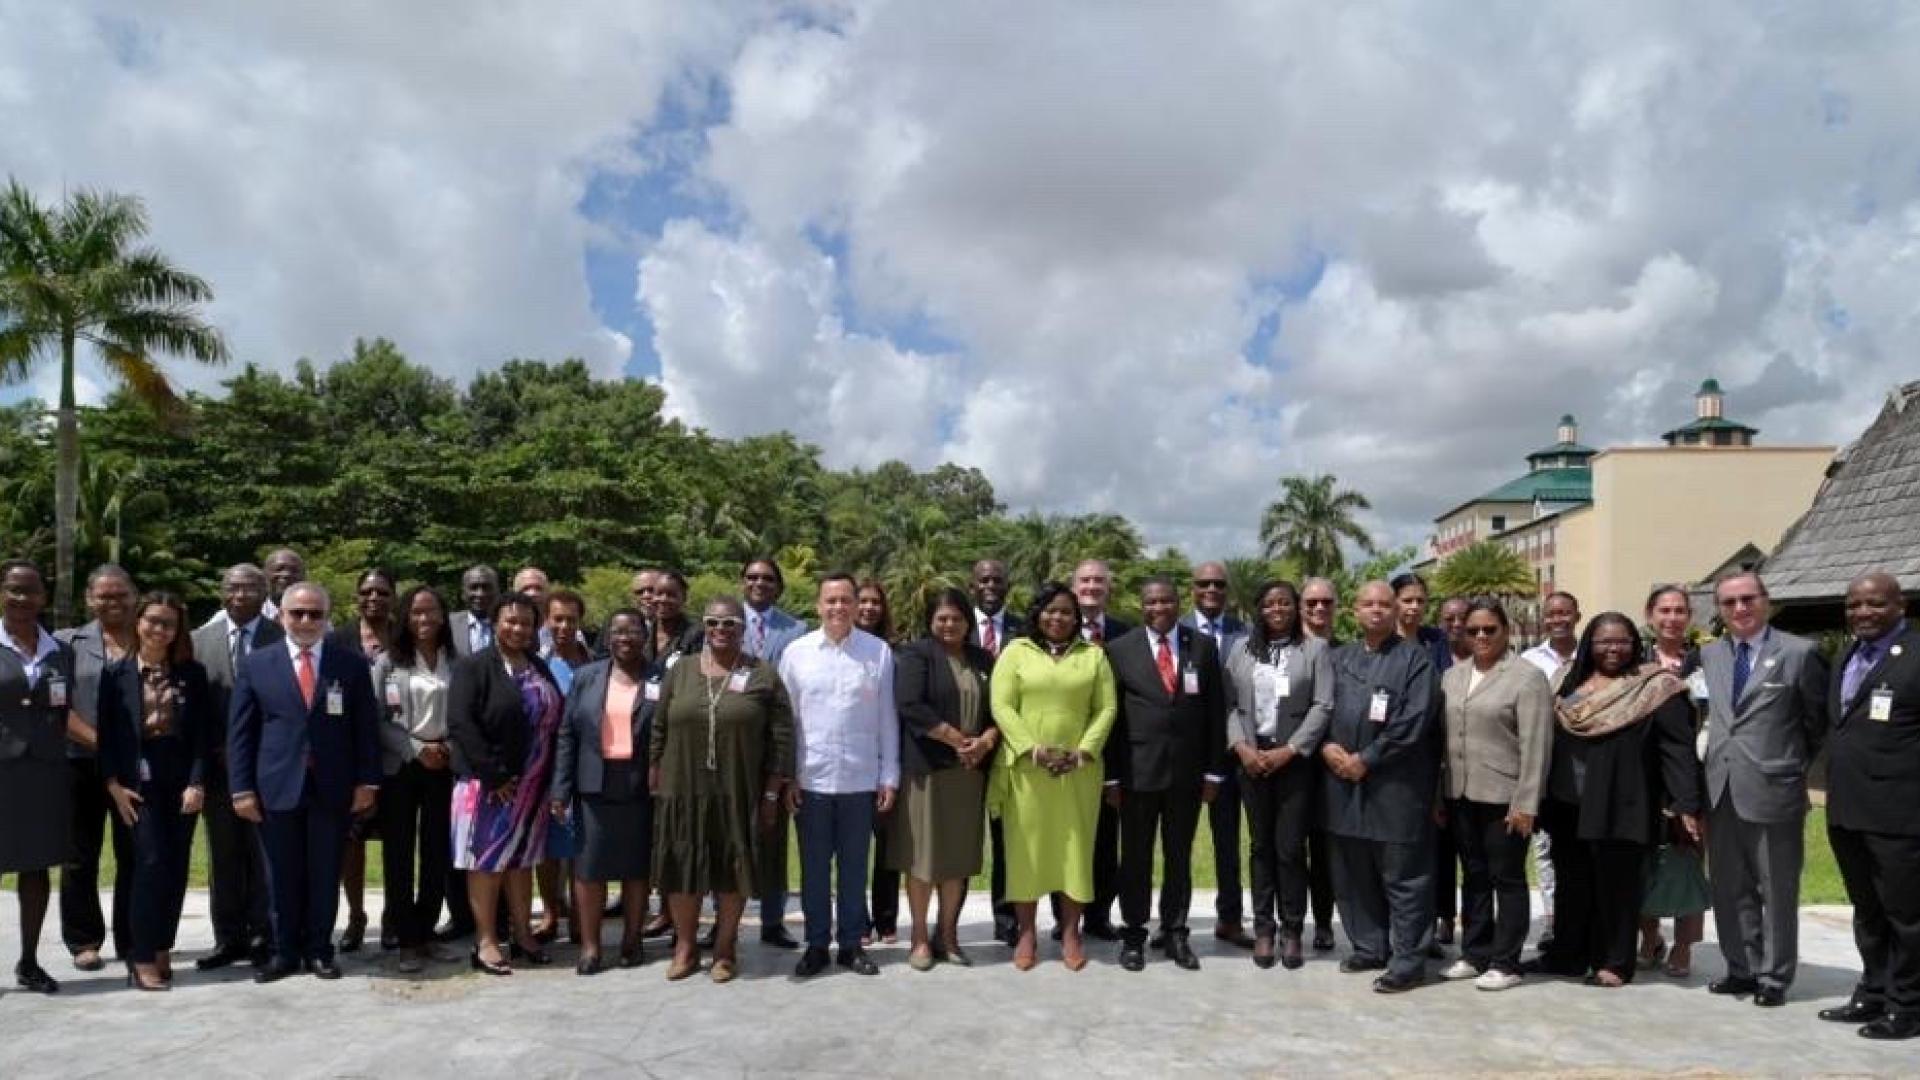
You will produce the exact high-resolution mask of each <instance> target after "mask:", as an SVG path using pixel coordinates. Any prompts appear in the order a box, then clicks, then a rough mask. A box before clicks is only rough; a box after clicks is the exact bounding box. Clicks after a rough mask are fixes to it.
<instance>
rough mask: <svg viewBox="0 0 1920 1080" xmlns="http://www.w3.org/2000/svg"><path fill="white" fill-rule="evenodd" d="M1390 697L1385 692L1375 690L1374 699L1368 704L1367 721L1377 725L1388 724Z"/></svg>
mask: <svg viewBox="0 0 1920 1080" xmlns="http://www.w3.org/2000/svg"><path fill="white" fill-rule="evenodd" d="M1388 696H1389V695H1388V694H1387V692H1386V691H1385V690H1375V691H1374V692H1373V699H1372V700H1371V701H1369V702H1367V719H1369V720H1371V721H1373V722H1374V723H1376V724H1384V723H1386V722H1387V700H1388Z"/></svg>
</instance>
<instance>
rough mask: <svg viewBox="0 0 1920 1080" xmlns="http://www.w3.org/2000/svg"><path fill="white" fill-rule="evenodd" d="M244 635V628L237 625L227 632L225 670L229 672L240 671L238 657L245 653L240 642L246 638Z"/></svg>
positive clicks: (236, 672) (245, 633) (245, 634)
mask: <svg viewBox="0 0 1920 1080" xmlns="http://www.w3.org/2000/svg"><path fill="white" fill-rule="evenodd" d="M246 637H247V632H246V630H244V629H242V628H241V627H238V626H236V627H234V628H233V629H232V630H231V631H229V632H228V634H227V671H228V672H229V673H231V674H238V673H239V671H240V657H241V656H242V655H244V653H245V650H243V649H242V648H241V647H240V643H241V642H242V641H244V640H246Z"/></svg>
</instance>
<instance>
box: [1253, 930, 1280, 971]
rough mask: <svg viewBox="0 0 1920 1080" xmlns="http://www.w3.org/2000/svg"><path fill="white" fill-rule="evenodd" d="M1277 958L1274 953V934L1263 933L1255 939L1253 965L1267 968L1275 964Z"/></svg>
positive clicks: (1263, 968)
mask: <svg viewBox="0 0 1920 1080" xmlns="http://www.w3.org/2000/svg"><path fill="white" fill-rule="evenodd" d="M1275 959H1276V957H1275V956H1274V953H1273V935H1272V934H1261V935H1259V936H1257V937H1255V938H1254V939H1253V966H1254V967H1257V968H1260V969H1261V970H1263V971H1264V970H1266V969H1267V968H1270V967H1272V966H1273V962H1274V960H1275Z"/></svg>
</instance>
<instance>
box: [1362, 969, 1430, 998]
mask: <svg viewBox="0 0 1920 1080" xmlns="http://www.w3.org/2000/svg"><path fill="white" fill-rule="evenodd" d="M1424 981H1425V980H1423V979H1422V978H1420V976H1418V975H1395V974H1393V973H1392V972H1388V973H1387V974H1385V975H1382V976H1380V977H1379V978H1377V979H1375V980H1373V992H1374V993H1376V994H1404V993H1406V992H1407V991H1408V990H1411V989H1413V988H1414V987H1416V986H1419V985H1420V984H1421V983H1422V982H1424Z"/></svg>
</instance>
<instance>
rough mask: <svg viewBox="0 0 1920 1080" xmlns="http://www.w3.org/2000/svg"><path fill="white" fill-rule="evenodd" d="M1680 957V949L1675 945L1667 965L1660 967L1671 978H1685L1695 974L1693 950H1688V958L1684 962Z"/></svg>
mask: <svg viewBox="0 0 1920 1080" xmlns="http://www.w3.org/2000/svg"><path fill="white" fill-rule="evenodd" d="M1679 957H1680V949H1679V947H1678V946H1675V948H1674V950H1673V952H1672V953H1670V954H1668V957H1667V963H1666V966H1664V967H1662V968H1661V969H1660V970H1661V971H1663V972H1665V973H1666V975H1667V977H1668V978H1670V979H1684V978H1686V977H1687V976H1689V975H1691V974H1693V950H1692V949H1688V950H1687V959H1686V960H1685V961H1684V962H1682V961H1681V960H1680V959H1679Z"/></svg>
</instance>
